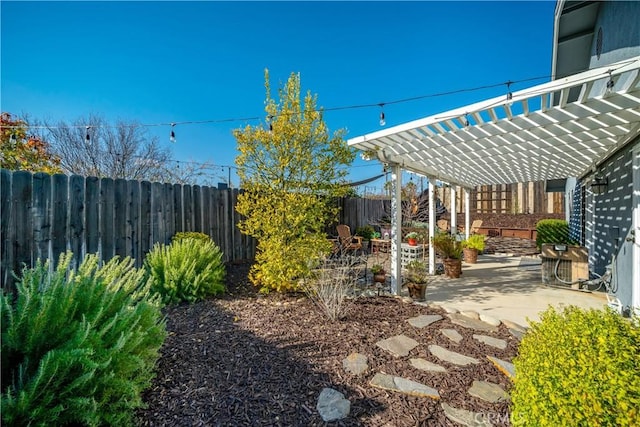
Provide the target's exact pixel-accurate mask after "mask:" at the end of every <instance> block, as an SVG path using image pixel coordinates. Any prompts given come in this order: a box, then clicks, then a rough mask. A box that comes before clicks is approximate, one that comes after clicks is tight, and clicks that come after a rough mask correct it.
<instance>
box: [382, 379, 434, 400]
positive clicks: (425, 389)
mask: <svg viewBox="0 0 640 427" xmlns="http://www.w3.org/2000/svg"><path fill="white" fill-rule="evenodd" d="M370 384H371V385H372V386H374V387H378V388H381V389H384V390H391V391H399V392H401V393H404V394H408V395H410V396H418V397H430V398H432V399H440V393H438V390H436V389H435V388H431V387H429V386H426V385H424V384H420V383H419V382H416V381H412V380H409V379H406V378H402V377H394V376H393V375H387V374H380V373H378V374H376V375H375V376H374V377H373V379H372V380H371V382H370Z"/></svg>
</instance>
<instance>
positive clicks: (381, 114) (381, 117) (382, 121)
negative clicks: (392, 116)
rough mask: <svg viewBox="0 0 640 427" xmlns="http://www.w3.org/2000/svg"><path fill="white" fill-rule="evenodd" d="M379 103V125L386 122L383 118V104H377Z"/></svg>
mask: <svg viewBox="0 0 640 427" xmlns="http://www.w3.org/2000/svg"><path fill="white" fill-rule="evenodd" d="M378 105H380V108H381V111H380V126H384V125H386V124H387V121H386V120H385V118H384V104H378Z"/></svg>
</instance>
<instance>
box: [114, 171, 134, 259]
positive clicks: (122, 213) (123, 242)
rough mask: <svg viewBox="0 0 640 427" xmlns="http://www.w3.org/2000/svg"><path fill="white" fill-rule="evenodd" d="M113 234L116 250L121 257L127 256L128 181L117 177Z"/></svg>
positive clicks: (115, 182)
mask: <svg viewBox="0 0 640 427" xmlns="http://www.w3.org/2000/svg"><path fill="white" fill-rule="evenodd" d="M113 196H114V197H113V215H114V224H113V234H114V251H115V254H116V255H118V256H120V257H125V256H127V255H128V254H129V253H130V252H128V251H127V218H128V216H127V181H126V180H124V179H116V180H115V181H114V182H113Z"/></svg>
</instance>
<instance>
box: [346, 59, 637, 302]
mask: <svg viewBox="0 0 640 427" xmlns="http://www.w3.org/2000/svg"><path fill="white" fill-rule="evenodd" d="M639 131H640V56H638V57H634V58H630V59H628V60H625V61H621V62H618V63H614V64H610V65H608V66H606V67H602V68H595V69H591V70H588V71H585V72H582V73H579V74H574V75H572V76H568V77H564V78H561V79H557V80H553V81H551V82H548V83H544V84H540V85H537V86H534V87H531V88H529V89H525V90H521V91H518V92H514V93H513V94H512V96H507V95H506V94H505V95H503V96H499V97H496V98H493V99H489V100H486V101H482V102H478V103H476V104H471V105H467V106H464V107H461V108H457V109H455V110H451V111H447V112H444V113H441V114H436V115H433V116H430V117H426V118H422V119H419V120H414V121H411V122H408V123H404V124H401V125H398V126H394V127H391V128H387V129H384V130H381V131H378V132H373V133H370V134H367V135H363V136H359V137H355V138H352V139H350V140H349V141H348V144H349V145H350V146H353V147H355V148H357V149H359V150H363V151H365V152H367V153H368V154H370V155H371V156H372V157H374V158H375V157H377V158H378V159H379V160H380V161H381V162H383V163H386V164H388V165H389V166H391V168H392V180H393V181H394V182H395V185H394V193H393V197H392V212H393V213H392V235H391V239H392V242H391V249H392V250H391V283H392V288H393V291H394V292H395V293H396V294H399V292H400V287H401V286H400V283H401V282H400V281H399V278H400V257H399V256H398V248H399V247H400V244H401V233H400V232H399V231H400V223H401V212H400V211H401V210H400V209H399V201H400V189H401V179H400V178H401V172H402V170H403V169H404V170H407V171H411V172H415V173H417V174H420V175H424V176H426V177H428V178H429V218H434V217H435V209H434V192H433V189H434V187H435V183H436V180H439V181H442V182H444V183H447V184H449V185H451V186H452V191H454V189H455V186H459V187H462V188H463V190H464V192H465V223H466V227H465V230H466V232H467V233H468V230H469V190H470V189H471V188H474V187H476V186H479V185H490V184H512V183H520V182H528V181H542V180H550V179H563V178H568V177H582V176H585V175H587V174H589V172H590V171H594V170H595V167H596V166H597V164H598V162H599V161H601V160H603V159H604V158H606V157H607V155H608V154H609V153H611V152H612V151H614V150H615V149H617V148H618V147H621V146H622V145H624V144H626V143H627V142H628V141H630V140H631V139H632V138H634V137H635V136H636V135H637V134H638V133H639ZM451 200H452V203H453V202H454V201H455V193H454V194H452V197H451ZM451 210H452V212H455V206H452V208H451ZM454 221H455V215H452V224H451V227H452V229H455V222H454ZM434 223H435V221H429V234H430V235H432V236H433V234H434V231H435V224H434ZM429 270H430V272H431V273H433V272H434V270H435V256H434V251H433V247H431V244H430V247H429Z"/></svg>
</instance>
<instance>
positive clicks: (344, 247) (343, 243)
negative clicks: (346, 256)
mask: <svg viewBox="0 0 640 427" xmlns="http://www.w3.org/2000/svg"><path fill="white" fill-rule="evenodd" d="M336 230H337V231H338V242H339V243H340V250H341V251H342V252H344V251H357V250H360V249H362V237H361V236H352V235H351V228H350V227H349V226H348V225H345V224H340V225H338V226H337V227H336Z"/></svg>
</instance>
